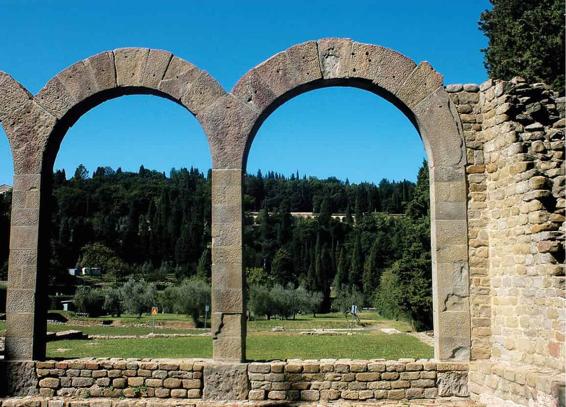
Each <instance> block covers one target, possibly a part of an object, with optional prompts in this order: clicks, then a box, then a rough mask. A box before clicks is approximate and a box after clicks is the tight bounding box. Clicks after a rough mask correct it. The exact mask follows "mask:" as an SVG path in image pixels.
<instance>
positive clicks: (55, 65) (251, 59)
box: [0, 0, 489, 184]
mask: <svg viewBox="0 0 566 407" xmlns="http://www.w3.org/2000/svg"><path fill="white" fill-rule="evenodd" d="M348 4H350V6H348ZM486 8H489V1H488V0H472V1H453V0H428V1H422V0H407V1H384V0H374V1H353V2H344V1H333V0H325V1H319V0H314V1H312V0H311V1H304V0H302V1H296V0H286V1H280V2H265V1H259V0H247V1H209V2H204V1H189V0H186V1H166V2H156V1H140V0H138V1H120V2H117V1H112V0H96V1H94V0H91V1H86V0H85V1H76V0H73V1H68V0H56V1H55V0H42V1H39V0H34V1H31V0H2V1H1V4H0V18H1V20H2V25H0V49H2V53H1V54H0V70H2V71H5V72H8V73H10V74H11V75H12V76H13V77H14V78H16V79H17V80H18V81H20V82H21V83H22V84H23V85H24V86H26V87H27V88H28V89H29V90H30V91H31V92H32V93H36V92H37V91H38V90H39V89H41V87H42V86H43V85H44V84H45V83H46V82H47V81H48V80H49V79H50V78H51V77H52V76H53V75H55V74H56V73H57V72H59V71H60V70H62V69H64V68H65V67H67V66H69V65H71V64H73V63H74V62H76V61H78V60H80V59H83V58H86V57H88V56H90V55H93V54H95V53H98V52H100V51H102V50H107V49H114V48H119V47H126V46H140V47H150V48H161V49H166V50H169V51H171V52H173V53H174V54H175V55H177V56H179V57H182V58H184V59H186V60H188V61H191V62H192V63H194V64H196V65H198V66H199V67H201V68H203V69H205V70H207V71H208V72H210V73H211V74H212V75H213V76H214V77H215V78H216V79H218V80H219V81H220V83H221V84H222V85H223V86H224V87H225V88H226V89H231V88H232V86H233V85H234V83H236V81H237V80H238V78H240V77H241V76H242V75H243V74H244V73H245V72H246V71H247V70H249V69H250V68H252V67H253V66H254V65H256V64H258V63H260V62H262V61H263V60H265V59H267V58H268V57H270V56H271V55H273V54H275V53H277V52H278V51H280V50H283V49H285V48H288V47H289V46H291V45H293V44H295V43H299V42H303V41H306V40H310V39H317V38H322V37H330V36H334V37H349V38H352V39H354V40H357V41H361V42H367V43H373V44H379V45H383V46H386V47H390V48H393V49H395V50H397V51H400V52H401V53H403V54H405V55H407V56H408V57H410V58H412V59H414V60H415V61H417V62H419V61H422V60H427V61H429V62H430V63H431V64H432V65H433V66H434V67H435V69H436V70H437V71H439V72H440V73H442V74H443V75H444V80H445V83H447V84H448V83H468V82H472V83H480V82H483V81H484V80H485V79H486V78H487V74H486V72H485V69H484V68H483V62H482V60H483V58H482V54H481V52H480V49H481V48H484V47H485V46H486V44H487V42H486V39H485V37H484V36H483V34H482V33H481V32H480V31H479V30H478V28H477V21H478V19H479V15H480V13H481V11H483V10H485V9H486ZM0 136H1V137H0V184H2V183H11V178H12V166H11V163H10V157H9V150H8V143H7V141H6V139H5V137H4V134H3V133H2V134H0ZM423 158H424V149H423V147H422V143H421V141H420V139H419V137H418V134H417V132H416V131H415V130H414V128H413V127H412V125H411V124H410V123H409V121H408V120H407V119H406V118H405V117H404V116H403V115H402V114H401V113H400V112H399V111H398V110H397V109H396V108H394V107H393V106H391V105H390V104H389V103H388V102H386V101H384V100H381V99H380V98H378V97H376V96H374V95H372V94H369V93H367V92H364V91H361V90H358V89H349V88H329V89H322V90H318V91H314V92H309V93H307V94H303V95H301V96H298V97H297V98H295V99H292V100H291V101H289V102H287V103H286V104H284V105H283V106H281V107H280V108H279V109H277V110H276V111H275V112H274V113H273V114H272V115H271V116H270V117H269V118H268V119H267V121H266V122H265V123H264V125H263V126H262V128H261V129H260V131H259V133H258V135H257V136H256V139H255V141H254V144H253V145H252V149H251V153H250V159H249V163H248V170H249V171H250V172H255V171H257V169H258V168H261V169H262V170H270V169H272V170H276V171H279V172H283V173H286V174H289V173H291V172H295V171H296V170H298V171H299V172H300V173H301V174H312V175H316V176H319V177H326V176H330V175H334V176H337V177H339V178H349V179H350V180H351V181H356V182H357V181H374V182H378V181H379V180H380V179H381V178H384V177H385V178H389V179H403V178H407V179H415V175H416V171H417V169H418V167H419V165H420V163H421V161H422V159H423ZM79 163H84V164H85V165H86V166H87V167H88V168H89V169H90V170H94V169H95V168H96V167H97V166H98V165H110V166H112V167H118V166H121V167H122V168H125V169H134V170H135V169H137V168H138V167H139V165H140V164H142V163H143V164H144V165H145V166H146V167H147V168H154V169H158V170H163V171H168V170H169V169H170V168H171V167H181V166H186V167H188V166H191V165H194V166H197V167H199V168H202V169H206V168H208V167H209V166H210V158H209V151H208V146H207V144H206V140H205V138H204V134H203V133H202V130H201V129H200V127H199V125H198V123H197V121H196V120H195V119H194V118H193V117H191V116H190V115H189V114H188V113H187V112H186V111H185V110H183V109H182V108H180V107H179V106H177V105H175V104H174V103H171V102H170V101H167V100H163V99H159V98H156V97H152V96H127V97H122V98H119V99H115V100H112V101H109V102H106V103H104V104H102V105H100V106H98V107H96V108H95V109H93V110H91V111H90V112H88V113H87V114H86V115H84V116H83V117H82V118H81V119H80V120H79V121H78V122H77V123H76V124H75V126H74V127H73V128H71V129H70V131H69V132H68V134H67V136H66V138H65V140H64V141H63V144H62V146H61V151H60V154H59V156H58V158H57V162H56V165H55V166H56V168H65V169H66V170H67V171H68V172H69V171H70V172H72V171H73V170H74V168H75V167H76V166H77V165H78V164H79Z"/></svg>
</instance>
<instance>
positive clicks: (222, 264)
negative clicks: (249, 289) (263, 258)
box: [211, 169, 246, 362]
mask: <svg viewBox="0 0 566 407" xmlns="http://www.w3.org/2000/svg"><path fill="white" fill-rule="evenodd" d="M242 180H243V172H242V170H241V169H213V170H212V228H211V229H212V346H213V347H212V348H213V357H214V359H215V360H219V361H231V362H240V361H244V360H245V358H246V313H245V303H244V286H245V280H244V278H245V276H244V269H243V256H242V247H243V234H242Z"/></svg>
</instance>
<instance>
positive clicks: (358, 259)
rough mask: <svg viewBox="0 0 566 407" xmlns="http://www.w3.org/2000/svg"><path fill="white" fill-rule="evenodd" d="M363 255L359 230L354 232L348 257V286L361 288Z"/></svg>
mask: <svg viewBox="0 0 566 407" xmlns="http://www.w3.org/2000/svg"><path fill="white" fill-rule="evenodd" d="M363 264H364V257H363V254H362V243H361V237H360V232H359V231H356V232H355V238H354V246H353V248H352V257H351V258H350V269H349V276H348V280H349V283H350V286H355V287H356V288H357V289H361V288H362V274H363V268H364V267H363Z"/></svg>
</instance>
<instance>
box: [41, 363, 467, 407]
mask: <svg viewBox="0 0 566 407" xmlns="http://www.w3.org/2000/svg"><path fill="white" fill-rule="evenodd" d="M35 372H36V375H37V393H38V394H39V395H40V396H43V397H58V396H63V397H79V398H94V397H103V398H175V399H201V398H204V399H207V400H227V399H231V400H255V401H259V400H289V401H310V402H312V401H319V400H320V401H332V400H350V401H351V400H357V401H366V400H367V401H376V400H406V399H436V398H438V397H441V398H447V397H455V398H462V399H465V398H468V396H469V394H468V364H467V363H456V362H436V361H433V360H425V359H421V360H415V359H400V360H398V361H385V360H370V361H368V360H348V359H338V360H336V359H324V360H288V361H285V362H283V361H274V362H265V363H250V364H245V363H242V364H221V363H218V362H213V361H210V360H191V359H187V360H185V359H183V360H162V359H155V360H151V359H143V360H134V359H77V360H69V361H45V362H36V363H35ZM217 379H220V380H217ZM227 393H230V394H231V397H226V394H227Z"/></svg>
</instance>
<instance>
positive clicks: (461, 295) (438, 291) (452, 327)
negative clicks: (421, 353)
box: [430, 167, 470, 360]
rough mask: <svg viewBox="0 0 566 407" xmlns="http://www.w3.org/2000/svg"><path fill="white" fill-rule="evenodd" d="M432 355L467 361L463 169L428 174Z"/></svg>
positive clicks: (465, 192) (466, 285)
mask: <svg viewBox="0 0 566 407" xmlns="http://www.w3.org/2000/svg"><path fill="white" fill-rule="evenodd" d="M430 191H431V194H430V208H431V247H432V269H433V273H432V291H433V299H434V300H433V311H434V355H435V357H436V358H437V359H439V360H469V358H470V305H469V271H468V243H467V239H468V227H467V205H466V204H467V201H466V196H467V191H466V182H465V173H464V168H463V167H459V168H454V167H452V168H443V167H440V168H431V171H430Z"/></svg>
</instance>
